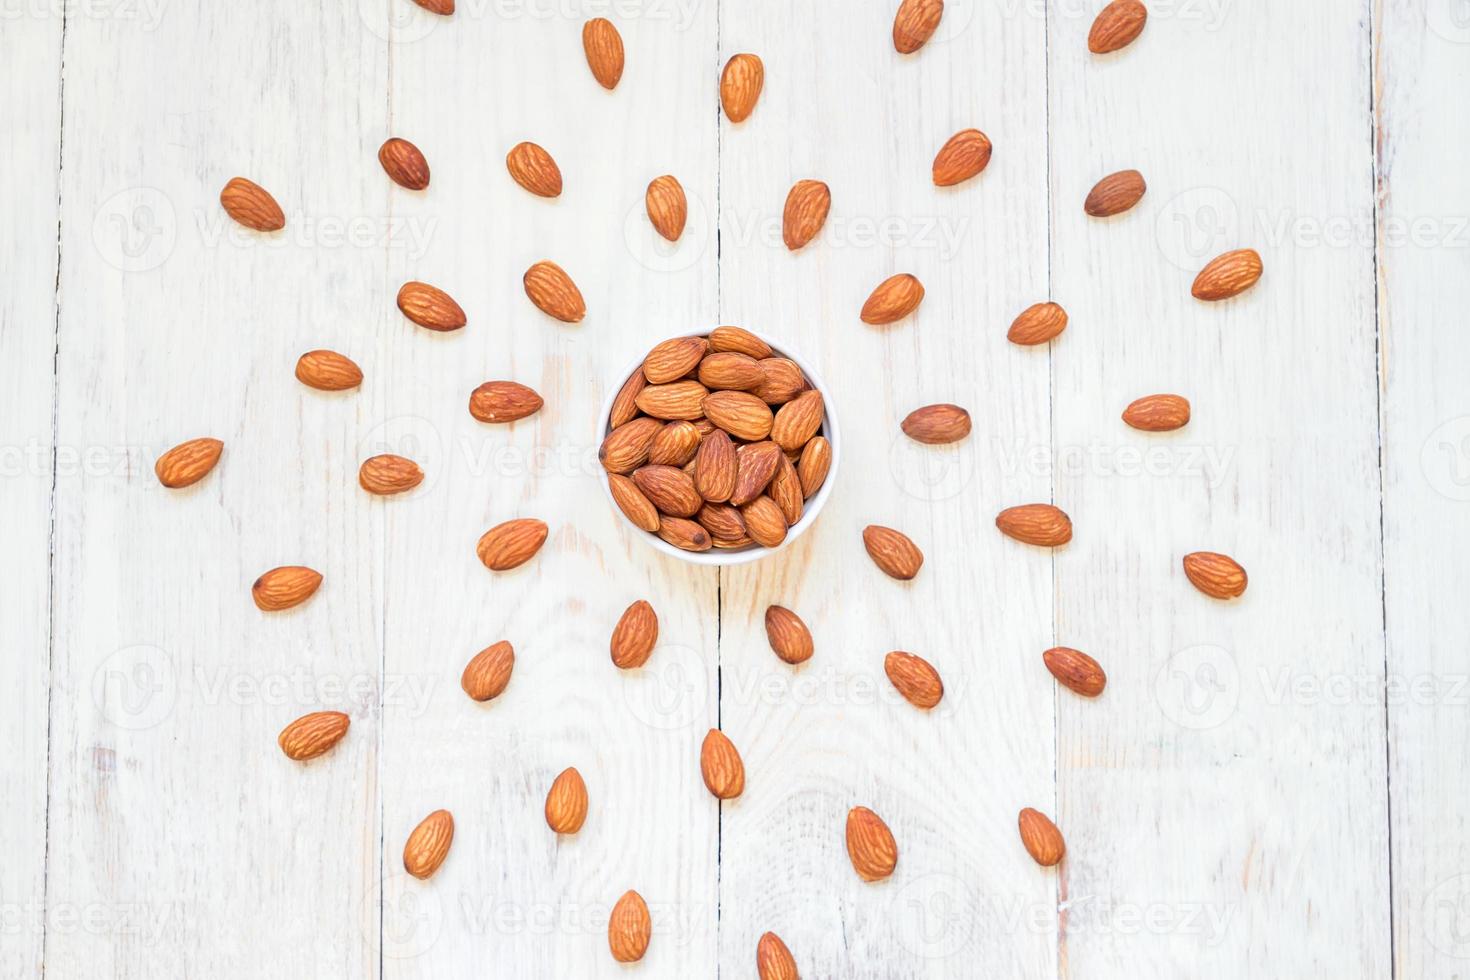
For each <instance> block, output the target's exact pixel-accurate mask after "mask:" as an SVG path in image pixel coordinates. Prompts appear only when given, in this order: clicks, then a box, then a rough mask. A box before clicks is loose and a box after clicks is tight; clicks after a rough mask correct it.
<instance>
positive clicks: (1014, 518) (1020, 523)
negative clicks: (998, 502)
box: [995, 504, 1072, 548]
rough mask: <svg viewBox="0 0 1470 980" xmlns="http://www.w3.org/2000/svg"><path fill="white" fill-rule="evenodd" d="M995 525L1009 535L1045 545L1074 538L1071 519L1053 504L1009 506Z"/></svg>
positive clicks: (1061, 542) (1050, 545)
mask: <svg viewBox="0 0 1470 980" xmlns="http://www.w3.org/2000/svg"><path fill="white" fill-rule="evenodd" d="M995 526H996V527H998V528H1000V530H1001V533H1002V534H1004V535H1006V536H1007V537H1011V538H1015V539H1016V540H1017V541H1023V542H1025V543H1026V544H1034V545H1040V546H1041V547H1044V548H1055V547H1058V546H1059V545H1064V544H1066V543H1067V542H1068V541H1071V540H1072V519H1071V518H1069V517H1068V516H1067V515H1066V514H1064V513H1062V511H1061V510H1060V509H1058V508H1056V507H1053V506H1052V505H1051V504H1022V505H1021V506H1019V507H1007V508H1006V509H1005V510H1003V511H1001V512H1000V513H999V514H998V515H997V516H996V518H995Z"/></svg>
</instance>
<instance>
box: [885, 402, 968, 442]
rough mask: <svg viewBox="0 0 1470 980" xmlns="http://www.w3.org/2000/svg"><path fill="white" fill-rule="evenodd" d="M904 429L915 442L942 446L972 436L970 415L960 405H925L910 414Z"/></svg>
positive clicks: (905, 420) (903, 426) (905, 433)
mask: <svg viewBox="0 0 1470 980" xmlns="http://www.w3.org/2000/svg"><path fill="white" fill-rule="evenodd" d="M902 428H903V431H904V435H906V436H908V437H909V438H910V439H913V440H914V441H915V442H923V443H928V444H929V445H931V446H940V445H944V444H946V443H950V442H958V441H959V440H961V439H963V438H965V436H968V435H969V434H970V413H969V412H967V411H965V410H964V409H963V408H960V407H959V406H958V405H945V404H940V405H925V406H924V407H923V408H916V409H914V410H913V411H912V412H910V413H909V414H908V416H907V417H906V418H905V419H904V420H903V425H902Z"/></svg>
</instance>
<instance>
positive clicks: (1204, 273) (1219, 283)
mask: <svg viewBox="0 0 1470 980" xmlns="http://www.w3.org/2000/svg"><path fill="white" fill-rule="evenodd" d="M1261 270H1262V265H1261V256H1260V255H1259V254H1257V252H1256V251H1255V249H1250V248H1239V249H1236V250H1235V251H1233V252H1226V253H1225V254H1224V255H1221V256H1218V257H1217V258H1214V259H1212V260H1211V261H1210V264H1209V265H1207V266H1205V267H1204V268H1203V269H1201V270H1200V274H1199V275H1198V276H1196V277H1195V279H1194V286H1193V288H1192V289H1191V290H1190V291H1191V292H1192V293H1193V294H1194V298H1195V299H1202V300H1205V301H1206V302H1215V301H1217V300H1222V299H1229V298H1230V297H1232V296H1235V295H1238V294H1240V293H1243V292H1245V291H1246V290H1247V289H1249V288H1251V287H1252V286H1254V285H1255V284H1256V280H1258V279H1260V278H1261Z"/></svg>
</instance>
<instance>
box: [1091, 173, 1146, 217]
mask: <svg viewBox="0 0 1470 980" xmlns="http://www.w3.org/2000/svg"><path fill="white" fill-rule="evenodd" d="M1146 190H1148V185H1147V184H1145V183H1144V182H1143V174H1141V173H1139V172H1138V171H1137V170H1119V171H1118V172H1117V173H1115V174H1108V175H1107V176H1106V177H1104V178H1103V179H1102V180H1100V181H1098V182H1097V183H1096V184H1094V185H1093V187H1092V190H1091V191H1089V192H1088V193H1087V200H1086V201H1084V202H1083V204H1082V210H1084V211H1086V212H1087V213H1088V214H1090V215H1092V216H1093V217H1094V218H1109V217H1112V216H1113V215H1115V214H1122V213H1123V212H1124V211H1127V210H1128V209H1129V208H1131V207H1133V205H1135V204H1137V203H1138V202H1139V200H1140V199H1142V197H1143V193H1144V191H1146Z"/></svg>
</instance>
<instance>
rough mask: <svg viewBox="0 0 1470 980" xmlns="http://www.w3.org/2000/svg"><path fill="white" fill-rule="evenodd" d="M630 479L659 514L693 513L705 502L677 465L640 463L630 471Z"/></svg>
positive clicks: (690, 480) (687, 514)
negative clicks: (631, 475)
mask: <svg viewBox="0 0 1470 980" xmlns="http://www.w3.org/2000/svg"><path fill="white" fill-rule="evenodd" d="M633 482H634V483H636V484H637V485H638V489H639V490H642V491H643V495H644V496H645V497H647V498H648V499H649V500H651V501H653V506H655V507H657V508H658V509H659V513H661V514H669V515H671V516H673V517H693V516H694V515H695V514H696V513H697V512H698V511H699V508H700V507H701V506H703V505H704V499H703V498H701V497H700V496H699V491H698V490H695V489H694V481H693V480H692V479H690V478H689V474H687V473H685V472H684V471H683V470H681V469H679V468H678V467H677V466H640V467H639V468H638V469H636V470H634V471H633Z"/></svg>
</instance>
